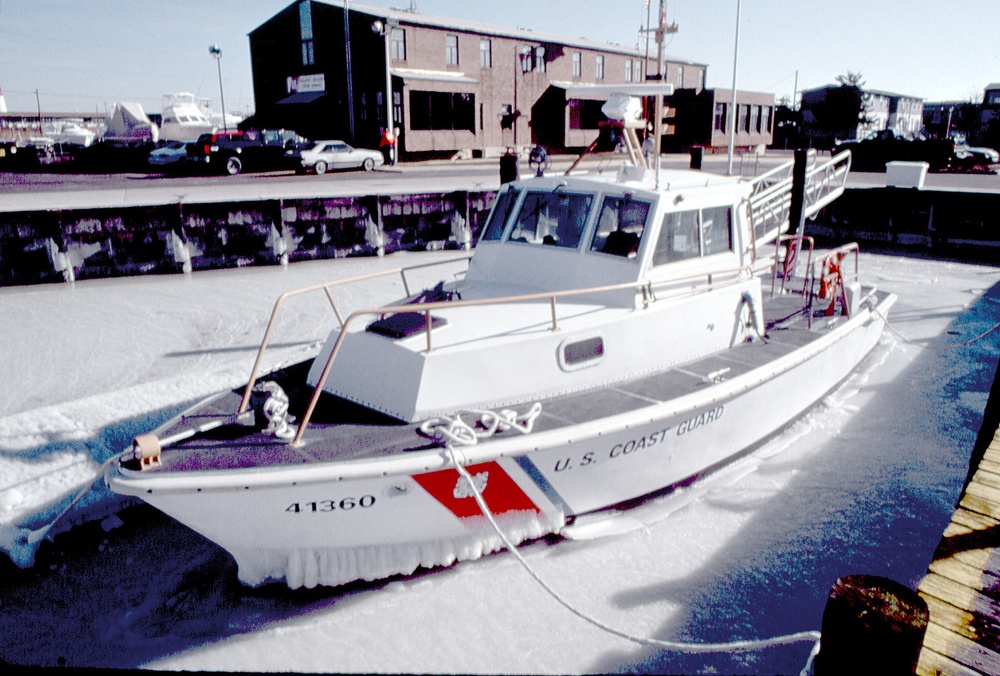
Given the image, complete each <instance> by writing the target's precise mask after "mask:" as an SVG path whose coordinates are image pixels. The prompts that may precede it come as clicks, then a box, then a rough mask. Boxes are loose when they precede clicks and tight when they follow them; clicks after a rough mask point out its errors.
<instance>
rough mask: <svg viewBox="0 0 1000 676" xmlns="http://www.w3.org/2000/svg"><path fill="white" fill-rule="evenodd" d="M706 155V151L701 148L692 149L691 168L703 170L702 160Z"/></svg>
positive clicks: (693, 147)
mask: <svg viewBox="0 0 1000 676" xmlns="http://www.w3.org/2000/svg"><path fill="white" fill-rule="evenodd" d="M704 155H705V149H704V148H702V147H701V146H692V148H691V168H692V169H701V160H702V157H704Z"/></svg>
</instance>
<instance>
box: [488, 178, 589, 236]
mask: <svg viewBox="0 0 1000 676" xmlns="http://www.w3.org/2000/svg"><path fill="white" fill-rule="evenodd" d="M593 202H594V196H593V195H579V194H574V193H564V192H560V191H558V190H556V191H554V192H551V191H545V192H541V191H538V192H536V191H531V192H529V193H528V194H527V195H526V196H525V198H524V202H523V203H522V205H521V210H520V211H519V212H518V214H517V218H516V219H515V221H514V228H513V230H511V233H510V235H509V237H508V240H509V241H511V242H524V243H527V244H547V245H552V246H559V247H564V248H571V249H575V248H577V247H578V246H579V245H580V239H581V238H582V237H583V228H584V226H585V225H586V224H587V218H588V217H589V216H590V208H591V206H592V204H593Z"/></svg>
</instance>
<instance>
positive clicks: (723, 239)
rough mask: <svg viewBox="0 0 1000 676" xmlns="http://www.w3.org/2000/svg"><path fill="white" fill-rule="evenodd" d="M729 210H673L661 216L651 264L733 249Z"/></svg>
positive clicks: (730, 212)
mask: <svg viewBox="0 0 1000 676" xmlns="http://www.w3.org/2000/svg"><path fill="white" fill-rule="evenodd" d="M731 226H732V209H731V208H730V207H712V208H709V209H693V210H690V211H674V212H671V213H669V214H666V215H665V216H664V217H663V225H662V226H661V227H660V236H659V237H658V238H657V240H656V250H655V251H654V252H653V265H664V264H666V263H674V262H676V261H682V260H686V259H689V258H699V257H701V256H711V255H712V254H717V253H724V252H727V251H732V250H733V234H732V227H731Z"/></svg>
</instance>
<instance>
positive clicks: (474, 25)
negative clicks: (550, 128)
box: [314, 0, 708, 68]
mask: <svg viewBox="0 0 1000 676" xmlns="http://www.w3.org/2000/svg"><path fill="white" fill-rule="evenodd" d="M314 1H316V2H318V1H319V0H314ZM321 4H324V5H332V6H334V7H340V8H343V7H344V5H345V4H347V8H348V10H349V11H352V12H363V13H365V14H370V15H372V16H376V17H381V18H384V19H390V18H391V19H394V20H396V21H398V22H399V23H401V24H411V25H415V26H429V27H433V28H444V29H450V30H456V31H462V32H466V33H476V34H477V35H486V36H495V37H506V38H514V39H517V40H525V41H528V42H541V43H551V44H558V45H565V46H567V47H580V48H581V49H593V50H596V51H601V52H615V53H618V54H624V55H627V56H633V57H643V56H644V54H643V53H641V52H640V51H639V50H638V49H633V48H630V47H623V46H622V45H617V44H612V43H607V42H599V41H597V40H589V39H587V38H569V37H566V36H563V35H556V34H555V33H544V32H537V31H533V30H531V29H528V28H511V27H509V26H498V25H496V24H489V23H484V22H481V21H469V20H467V19H454V18H451V17H444V16H432V15H429V14H418V13H416V12H410V11H408V10H403V9H385V8H384V7H372V6H370V5H359V4H357V3H354V2H348V3H345V2H343V1H341V2H337V1H336V0H323V2H322V3H321ZM665 58H666V59H667V60H668V61H669V62H671V63H683V64H687V65H691V66H702V67H704V68H707V67H708V65H707V64H704V63H697V62H695V61H689V60H686V59H677V58H674V57H665ZM654 60H655V58H654Z"/></svg>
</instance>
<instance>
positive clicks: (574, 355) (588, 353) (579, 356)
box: [559, 334, 604, 371]
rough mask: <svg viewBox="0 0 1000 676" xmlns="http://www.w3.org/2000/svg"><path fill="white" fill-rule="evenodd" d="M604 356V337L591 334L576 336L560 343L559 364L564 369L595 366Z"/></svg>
mask: <svg viewBox="0 0 1000 676" xmlns="http://www.w3.org/2000/svg"><path fill="white" fill-rule="evenodd" d="M603 358H604V337H603V336H601V335H599V334H598V335H590V336H586V337H583V338H581V337H579V336H576V337H574V338H572V339H570V340H566V341H563V343H562V344H560V345H559V366H560V368H562V369H563V370H564V371H576V370H578V369H582V368H587V367H588V366H595V365H596V364H598V363H600V361H601V360H602V359H603Z"/></svg>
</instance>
